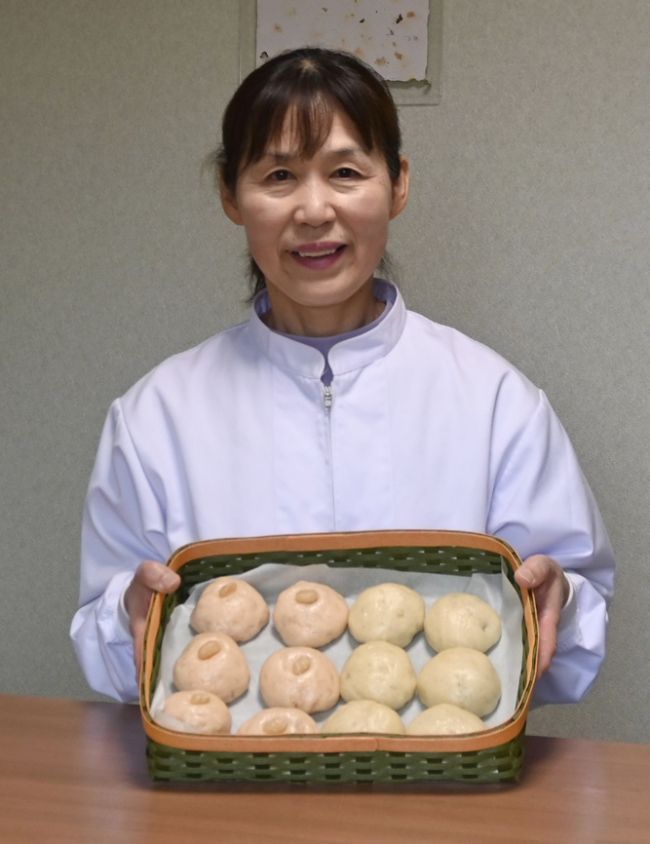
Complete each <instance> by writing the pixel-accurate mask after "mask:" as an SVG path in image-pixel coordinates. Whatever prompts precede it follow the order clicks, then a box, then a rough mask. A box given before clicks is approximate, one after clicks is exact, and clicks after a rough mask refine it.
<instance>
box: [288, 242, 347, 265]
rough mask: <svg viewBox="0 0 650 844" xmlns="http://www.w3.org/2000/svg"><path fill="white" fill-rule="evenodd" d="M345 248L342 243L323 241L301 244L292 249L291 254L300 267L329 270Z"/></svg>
mask: <svg viewBox="0 0 650 844" xmlns="http://www.w3.org/2000/svg"><path fill="white" fill-rule="evenodd" d="M345 249H346V246H345V244H344V243H332V242H327V241H323V242H321V243H305V244H302V245H301V246H298V247H297V248H296V249H292V250H291V255H292V256H293V258H294V259H295V260H296V261H297V262H298V263H299V264H300V266H301V267H306V268H307V269H309V270H329V269H332V267H334V266H335V264H336V263H337V262H338V260H339V258H340V257H341V256H342V255H343V252H344V250H345Z"/></svg>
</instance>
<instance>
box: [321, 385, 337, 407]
mask: <svg viewBox="0 0 650 844" xmlns="http://www.w3.org/2000/svg"><path fill="white" fill-rule="evenodd" d="M333 400H334V399H333V396H332V388H331V387H330V386H329V384H325V385H323V404H324V405H325V410H329V409H330V408H331V407H332V401H333Z"/></svg>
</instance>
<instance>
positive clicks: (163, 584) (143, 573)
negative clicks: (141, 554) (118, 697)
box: [124, 560, 181, 672]
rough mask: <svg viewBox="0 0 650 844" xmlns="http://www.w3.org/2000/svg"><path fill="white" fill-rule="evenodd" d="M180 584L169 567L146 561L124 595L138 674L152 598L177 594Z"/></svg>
mask: <svg viewBox="0 0 650 844" xmlns="http://www.w3.org/2000/svg"><path fill="white" fill-rule="evenodd" d="M180 583H181V579H180V577H179V575H178V574H176V572H173V571H172V570H171V569H169V568H167V566H165V565H163V564H162V563H157V562H155V561H154V560H145V561H144V562H143V563H140V565H139V566H138V568H137V569H136V570H135V574H134V575H133V580H132V581H131V583H130V584H129V585H128V587H127V590H126V592H125V593H124V606H125V607H126V611H127V613H128V615H129V628H130V630H131V635H132V636H133V657H134V660H135V667H136V671H138V672H139V671H140V665H141V664H142V649H143V647H144V631H145V627H146V622H147V612H148V610H149V603H150V601H151V598H152V596H153V594H154V593H155V592H164V593H165V594H169V593H170V592H175V591H176V590H177V589H178V587H179V586H180Z"/></svg>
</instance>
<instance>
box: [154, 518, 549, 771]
mask: <svg viewBox="0 0 650 844" xmlns="http://www.w3.org/2000/svg"><path fill="white" fill-rule="evenodd" d="M270 562H273V563H281V564H286V565H294V566H296V565H298V566H300V565H310V564H312V563H321V564H322V563H326V564H327V565H329V566H332V567H343V568H351V567H355V568H361V567H367V568H381V569H392V570H394V571H399V572H403V571H409V572H418V573H420V572H422V573H431V574H445V575H465V576H471V575H472V574H475V573H478V574H500V573H501V572H502V570H505V572H506V575H507V576H508V579H509V580H510V582H511V583H512V585H513V587H514V589H515V591H516V593H517V594H518V596H519V597H520V599H521V602H522V607H523V622H522V631H521V632H522V643H523V658H522V665H521V672H520V679H519V693H518V699H517V705H516V708H515V711H514V713H513V715H512V717H511V718H509V719H508V720H507V721H505V722H504V723H502V724H500V725H499V726H497V727H491V728H488V729H486V730H484V731H482V732H480V733H472V734H467V735H460V736H431V737H410V736H409V737H405V736H377V735H341V736H327V737H324V736H318V735H314V736H285V737H267V736H203V735H195V734H190V733H181V732H176V731H174V730H170V729H167V728H165V727H162V726H160V725H159V724H157V723H155V722H154V720H153V718H152V714H151V704H152V698H153V693H154V689H155V687H156V682H157V680H158V673H159V664H160V652H161V645H162V639H163V634H164V631H165V627H166V625H167V622H168V620H169V617H170V615H171V613H172V611H173V610H174V608H175V607H176V606H177V605H178V604H179V603H182V602H184V601H185V600H186V599H187V597H188V593H189V590H190V589H191V587H193V586H194V585H195V584H197V583H202V582H204V581H206V580H210V579H212V578H214V577H221V576H226V575H231V576H232V575H238V574H241V573H242V572H246V571H249V570H251V569H253V568H256V567H257V566H260V565H263V564H264V563H270ZM519 565H521V561H520V560H519V558H518V557H517V555H516V553H515V552H514V551H513V550H512V548H510V546H509V545H507V544H506V543H505V542H503V541H501V540H499V539H496V538H494V537H490V536H486V535H483V534H477V533H462V532H454V533H452V532H448V531H378V532H357V533H330V534H303V535H296V536H269V537H258V538H254V539H234V540H230V539H227V540H214V541H203V542H196V543H192V544H190V545H186V546H184V547H183V548H181V549H179V550H178V551H177V552H176V553H175V554H173V555H172V557H171V558H170V559H169V561H168V566H169V567H170V568H171V569H173V570H174V571H177V572H178V573H179V574H180V576H181V580H182V585H181V587H180V589H179V590H178V591H177V592H176V593H174V594H173V595H161V594H157V595H155V596H154V599H153V601H152V602H151V607H150V610H149V616H148V621H147V629H146V634H145V643H144V656H143V668H142V672H141V689H140V709H141V713H142V720H143V725H144V730H145V733H146V735H147V756H148V760H149V770H150V773H151V776H152V777H153V778H154V779H157V780H169V781H184V782H192V781H195V782H196V781H211V780H212V781H232V780H240V781H243V780H247V781H255V782H258V783H263V782H273V781H275V782H277V781H281V782H286V783H319V784H323V783H357V782H358V783H361V782H365V783H368V782H371V783H396V784H397V783H409V782H414V781H422V780H433V781H444V780H447V781H463V782H473V783H493V782H504V781H512V780H516V779H517V778H518V776H519V773H520V771H521V767H522V761H523V738H524V730H525V725H526V717H527V714H528V709H529V706H530V701H531V697H532V692H533V688H534V683H535V676H536V669H537V643H538V627H537V614H536V610H535V604H534V601H533V598H532V595H531V594H530V593H529V592H527V591H526V590H520V589H519V587H518V586H517V584H516V583H515V581H514V572H515V570H516V569H517V567H518V566H519Z"/></svg>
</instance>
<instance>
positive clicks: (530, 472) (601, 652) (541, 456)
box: [488, 391, 615, 705]
mask: <svg viewBox="0 0 650 844" xmlns="http://www.w3.org/2000/svg"><path fill="white" fill-rule="evenodd" d="M510 410H511V411H512V408H510ZM488 531H489V532H490V533H494V534H496V535H498V536H501V537H502V538H503V539H505V540H507V541H508V542H509V543H510V544H511V545H512V546H513V547H514V548H515V549H516V550H517V553H518V554H519V555H520V556H521V558H522V559H526V558H527V557H529V556H531V555H533V554H546V555H548V556H549V557H552V558H553V559H554V560H556V561H557V562H558V563H559V564H560V565H561V566H562V567H563V569H564V570H565V572H566V574H567V576H568V578H569V580H570V583H571V586H572V589H571V596H570V599H569V600H568V602H567V604H566V605H565V607H564V609H563V611H562V616H561V618H560V625H559V629H558V647H557V652H556V655H555V657H554V659H553V662H552V663H551V666H550V668H549V669H548V670H547V671H546V672H545V673H544V675H542V677H540V679H539V681H538V683H537V687H536V691H535V697H534V703H535V704H536V705H538V704H542V703H570V702H574V701H578V700H580V699H582V698H583V697H584V696H585V695H586V694H587V692H588V691H589V689H590V688H591V686H592V684H593V682H594V681H595V679H596V676H597V674H598V671H599V669H600V666H601V663H602V661H603V659H604V656H605V642H606V633H607V621H608V616H607V608H608V604H609V602H610V599H611V596H612V592H613V587H614V568H615V561H614V554H613V551H612V548H611V545H610V542H609V539H608V536H607V533H606V530H605V527H604V525H603V522H602V519H601V516H600V513H599V511H598V507H597V505H596V503H595V501H594V498H593V495H592V493H591V490H590V489H589V486H588V484H587V482H586V480H585V478H584V476H583V474H582V472H581V470H580V467H579V465H578V460H577V458H576V455H575V452H574V450H573V447H572V445H571V443H570V441H569V437H568V435H567V434H566V432H565V430H564V428H563V427H562V425H561V423H560V421H559V419H558V418H557V416H556V415H555V413H554V412H553V410H552V409H551V407H550V405H549V403H548V400H547V399H546V396H545V395H544V393H542V392H541V391H537V403H536V406H535V407H534V410H533V411H532V413H531V414H530V415H528V417H527V419H526V421H525V422H524V423H522V424H521V426H520V427H519V428H518V430H516V431H515V432H514V435H513V436H512V437H511V439H510V441H509V442H508V443H507V446H506V447H504V448H502V449H500V452H499V459H498V465H497V467H496V473H495V482H494V487H493V493H492V501H491V508H490V516H489V524H488Z"/></svg>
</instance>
